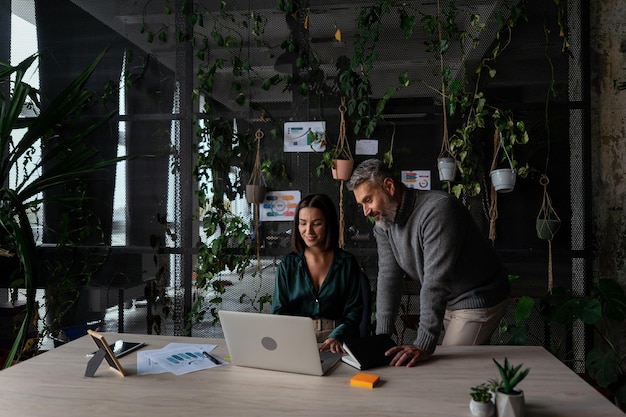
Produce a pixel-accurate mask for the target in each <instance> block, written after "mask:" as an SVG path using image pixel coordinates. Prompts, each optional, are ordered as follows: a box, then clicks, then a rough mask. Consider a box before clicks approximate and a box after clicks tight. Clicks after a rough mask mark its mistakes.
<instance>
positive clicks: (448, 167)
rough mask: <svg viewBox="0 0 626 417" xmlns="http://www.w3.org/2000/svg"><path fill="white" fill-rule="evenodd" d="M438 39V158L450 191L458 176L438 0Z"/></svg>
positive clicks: (442, 177)
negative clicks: (440, 126) (440, 116)
mask: <svg viewBox="0 0 626 417" xmlns="http://www.w3.org/2000/svg"><path fill="white" fill-rule="evenodd" d="M437 40H438V47H437V48H436V51H437V54H438V55H439V71H440V72H441V108H442V112H443V136H442V139H441V150H440V152H439V157H438V158H437V170H438V171H439V180H440V181H442V182H445V183H447V189H448V192H450V191H451V190H452V187H451V185H450V183H451V182H452V181H454V178H455V177H456V158H455V157H454V154H453V153H452V151H451V150H450V136H449V134H448V107H447V104H446V98H447V90H446V86H447V84H448V81H449V79H448V77H447V76H446V74H449V71H447V70H446V68H445V63H444V54H445V53H446V52H447V51H448V42H443V29H442V26H441V5H440V1H439V0H437Z"/></svg>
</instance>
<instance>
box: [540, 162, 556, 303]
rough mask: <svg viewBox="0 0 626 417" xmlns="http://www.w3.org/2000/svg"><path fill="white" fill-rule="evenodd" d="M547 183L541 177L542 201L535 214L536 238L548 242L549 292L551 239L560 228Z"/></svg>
mask: <svg viewBox="0 0 626 417" xmlns="http://www.w3.org/2000/svg"><path fill="white" fill-rule="evenodd" d="M549 183H550V180H549V179H548V176H547V175H545V174H544V175H542V176H541V179H540V180H539V184H541V185H542V186H543V201H542V203H541V208H540V209H539V213H538V214H537V220H536V229H537V237H539V239H543V240H547V241H548V292H551V291H552V286H553V283H554V278H553V275H552V239H553V238H554V236H555V235H556V233H557V232H558V231H559V229H560V228H561V219H560V218H559V215H558V214H556V211H554V208H553V207H552V200H551V199H550V196H549V195H548V184H549Z"/></svg>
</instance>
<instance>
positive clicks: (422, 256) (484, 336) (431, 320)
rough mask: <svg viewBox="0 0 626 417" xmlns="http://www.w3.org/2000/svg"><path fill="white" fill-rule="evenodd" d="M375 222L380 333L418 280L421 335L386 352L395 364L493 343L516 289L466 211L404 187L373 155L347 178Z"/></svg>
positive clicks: (448, 199) (390, 326)
mask: <svg viewBox="0 0 626 417" xmlns="http://www.w3.org/2000/svg"><path fill="white" fill-rule="evenodd" d="M347 186H348V189H349V190H351V191H353V192H354V197H355V198H356V201H357V203H358V204H359V205H360V206H362V208H363V214H364V215H365V216H367V217H370V218H372V219H373V220H374V221H375V226H374V235H375V237H376V246H377V248H378V282H377V287H376V333H377V334H380V333H386V334H394V333H395V320H396V317H397V314H398V309H399V307H400V301H401V297H402V291H403V287H404V285H403V284H404V279H405V276H407V277H408V278H409V279H412V280H416V281H419V283H420V285H421V289H420V297H419V299H420V306H419V312H420V316H419V326H418V329H417V337H416V339H415V341H414V342H413V344H412V345H398V346H396V347H394V348H392V349H390V350H388V351H387V352H386V354H387V355H388V356H391V355H394V357H393V359H392V360H391V365H395V366H401V365H405V364H406V366H409V367H410V366H414V365H416V364H418V363H419V362H423V361H426V360H428V359H430V357H431V355H432V354H433V353H434V352H435V347H436V346H437V343H438V340H439V336H440V334H441V332H442V331H444V337H443V341H442V345H443V346H453V345H479V344H488V343H489V342H490V340H491V336H492V334H493V332H494V331H495V329H496V328H497V327H498V324H499V322H500V320H501V319H502V317H503V316H504V314H505V312H506V308H507V304H508V299H509V295H510V292H511V287H510V283H509V281H508V277H507V274H506V273H505V270H504V267H503V265H502V262H501V261H500V259H499V257H498V255H497V254H496V252H495V250H494V249H493V247H492V245H491V242H490V241H489V240H488V239H487V238H486V237H485V236H484V235H483V233H482V232H481V231H480V229H479V228H478V226H477V224H476V222H475V221H474V219H473V218H472V216H471V214H470V212H469V210H468V209H467V208H466V207H465V206H464V205H463V204H461V202H460V201H459V200H458V199H457V198H456V197H455V196H453V195H450V194H448V193H446V192H443V191H421V190H414V189H410V188H407V187H406V186H405V185H404V184H402V183H401V182H400V181H398V180H397V179H396V178H395V176H394V175H393V173H392V172H391V170H390V169H389V168H388V167H387V166H386V165H385V163H384V162H382V161H380V160H377V159H368V160H366V161H364V162H362V163H361V164H359V166H358V167H357V168H356V169H355V170H354V172H353V173H352V177H351V178H350V180H349V181H348V183H347Z"/></svg>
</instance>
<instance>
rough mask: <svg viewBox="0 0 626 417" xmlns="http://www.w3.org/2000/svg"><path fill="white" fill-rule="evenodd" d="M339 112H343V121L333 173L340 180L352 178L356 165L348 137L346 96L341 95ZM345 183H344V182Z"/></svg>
mask: <svg viewBox="0 0 626 417" xmlns="http://www.w3.org/2000/svg"><path fill="white" fill-rule="evenodd" d="M339 113H340V114H341V122H340V124H339V137H338V138H337V144H336V145H335V149H334V150H333V152H332V168H331V170H332V173H333V178H334V179H336V180H340V181H346V180H348V179H350V175H352V168H353V167H354V159H353V158H352V152H351V151H350V144H349V143H348V139H347V137H346V119H345V113H346V98H345V97H341V105H340V106H339ZM342 185H343V184H342Z"/></svg>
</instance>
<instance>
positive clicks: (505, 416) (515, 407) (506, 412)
mask: <svg viewBox="0 0 626 417" xmlns="http://www.w3.org/2000/svg"><path fill="white" fill-rule="evenodd" d="M496 411H497V413H498V417H524V416H525V415H526V402H525V401H524V391H522V390H519V391H515V392H514V393H511V394H505V393H503V392H501V391H497V392H496Z"/></svg>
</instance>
